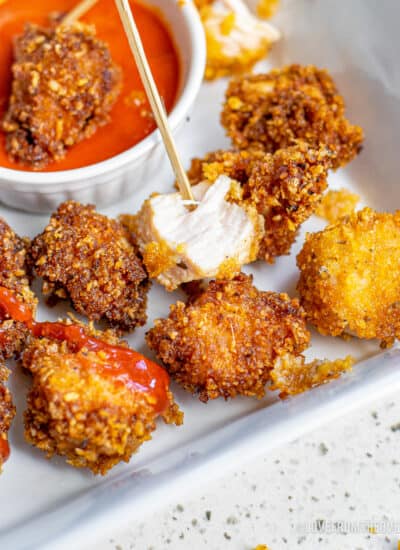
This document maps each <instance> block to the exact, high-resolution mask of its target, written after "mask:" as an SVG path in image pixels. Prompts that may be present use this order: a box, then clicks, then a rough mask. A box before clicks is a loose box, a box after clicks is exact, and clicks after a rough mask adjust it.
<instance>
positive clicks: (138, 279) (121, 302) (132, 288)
mask: <svg viewBox="0 0 400 550" xmlns="http://www.w3.org/2000/svg"><path fill="white" fill-rule="evenodd" d="M30 256H31V258H32V263H33V267H34V269H35V271H36V273H37V275H38V276H40V277H43V279H44V282H43V293H44V294H45V295H51V296H53V297H55V298H61V299H63V298H69V299H70V300H71V302H72V304H73V306H74V308H75V309H76V311H78V312H79V313H81V314H83V315H86V316H87V317H88V318H89V319H91V320H100V319H104V320H106V321H108V322H109V323H110V324H111V325H112V326H114V327H117V328H119V329H121V330H133V329H134V328H135V327H136V326H138V325H143V324H144V323H145V322H146V303H147V291H148V289H149V284H150V283H149V280H148V278H147V274H146V271H145V269H144V267H143V265H142V262H141V260H140V259H139V257H138V256H137V255H136V253H135V248H134V246H133V244H132V242H130V240H129V237H128V234H127V232H126V231H125V229H124V228H123V227H122V225H121V224H120V223H119V222H117V221H115V220H111V219H109V218H107V217H106V216H103V215H102V214H99V213H98V212H96V210H95V207H94V206H91V205H87V206H84V205H82V204H79V203H77V202H74V201H67V202H64V203H63V204H61V205H60V206H59V207H58V210H57V211H56V212H55V213H54V214H53V215H52V216H51V218H50V222H49V224H48V226H47V227H46V228H45V230H44V231H43V233H41V234H40V235H38V236H37V237H36V238H35V239H34V240H33V242H32V245H31V248H30Z"/></svg>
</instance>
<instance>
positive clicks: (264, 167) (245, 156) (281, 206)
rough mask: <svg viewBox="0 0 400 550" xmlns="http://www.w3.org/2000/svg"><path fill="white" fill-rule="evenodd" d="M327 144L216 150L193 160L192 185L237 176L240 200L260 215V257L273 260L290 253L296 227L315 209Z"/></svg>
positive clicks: (323, 176)
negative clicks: (271, 149)
mask: <svg viewBox="0 0 400 550" xmlns="http://www.w3.org/2000/svg"><path fill="white" fill-rule="evenodd" d="M330 161H331V154H330V151H329V149H327V148H326V147H321V148H319V149H313V148H311V147H310V146H309V145H308V144H307V143H306V142H300V141H299V142H298V143H296V145H294V146H292V147H288V148H287V149H280V150H278V151H276V152H275V153H274V154H270V153H263V152H262V151H215V152H213V153H209V154H208V155H206V156H205V157H204V158H203V159H193V161H192V165H191V168H190V170H189V172H188V176H189V179H190V182H191V183H192V184H193V185H195V184H196V183H199V182H200V181H203V180H208V181H215V180H216V178H218V176H220V175H221V174H226V175H227V176H229V177H230V178H233V179H235V180H237V181H238V182H239V183H240V184H241V185H242V188H243V201H244V202H249V203H251V204H253V205H254V206H255V207H256V208H257V211H258V213H259V214H261V215H262V216H263V218H264V228H265V235H264V237H263V239H262V241H261V244H260V248H259V253H258V257H259V259H263V260H266V261H267V262H270V263H273V261H274V258H275V256H280V255H282V254H288V253H289V250H290V247H291V245H292V243H293V241H294V240H295V237H296V233H297V231H298V228H299V226H300V225H301V224H302V223H303V222H304V221H305V220H306V219H307V218H309V216H310V215H311V214H312V213H313V211H314V210H315V209H316V207H317V206H318V204H319V201H320V199H321V196H322V193H323V192H324V190H325V189H326V187H327V180H326V178H327V169H328V166H329V163H330Z"/></svg>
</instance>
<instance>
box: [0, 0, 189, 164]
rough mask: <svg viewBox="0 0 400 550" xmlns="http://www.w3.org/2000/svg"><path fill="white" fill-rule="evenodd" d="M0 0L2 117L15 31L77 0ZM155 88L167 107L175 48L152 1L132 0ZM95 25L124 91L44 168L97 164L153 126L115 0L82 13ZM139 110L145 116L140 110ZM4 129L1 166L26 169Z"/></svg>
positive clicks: (175, 79) (173, 88)
mask: <svg viewBox="0 0 400 550" xmlns="http://www.w3.org/2000/svg"><path fill="white" fill-rule="evenodd" d="M3 2H4V3H2V2H0V44H1V46H0V118H2V117H3V115H4V113H5V111H6V109H7V105H8V100H9V96H10V90H11V80H12V75H11V65H12V60H13V55H12V45H13V37H14V36H16V35H18V34H21V33H22V32H23V29H24V24H25V23H27V22H31V23H38V24H40V25H43V26H46V25H47V24H48V15H49V14H50V13H51V12H68V11H70V10H71V8H72V7H73V6H74V5H76V3H77V0H3ZM130 4H131V7H132V11H133V14H134V16H135V19H136V22H137V25H138V28H139V31H140V34H141V37H142V40H143V43H144V48H145V50H146V53H147V56H148V59H149V63H150V66H151V68H152V71H153V75H154V78H155V81H156V83H157V86H158V90H159V92H160V94H161V96H162V97H163V99H164V103H165V106H166V108H167V110H168V111H170V110H171V109H172V107H173V106H174V102H175V100H176V97H177V93H178V87H179V80H180V64H179V56H178V52H177V50H176V48H175V45H174V42H173V40H172V37H171V35H170V32H169V30H168V27H167V25H166V23H164V22H163V20H162V17H161V15H160V14H159V13H158V12H157V11H156V10H154V9H152V8H151V7H146V6H145V5H143V4H142V3H140V2H136V1H133V0H130ZM82 21H83V22H88V23H91V24H94V25H95V26H96V31H97V36H98V38H100V39H101V40H103V41H104V42H105V43H106V44H107V45H108V47H109V49H110V51H111V56H112V58H113V60H114V62H115V63H116V64H117V65H119V67H121V69H122V71H123V87H122V91H121V93H120V95H119V97H118V99H117V101H116V103H115V105H114V107H113V108H112V111H111V121H110V123H109V124H107V125H105V126H102V127H101V128H98V129H97V131H96V133H95V134H94V135H93V136H92V137H90V138H89V139H85V140H83V141H81V142H80V143H78V144H77V145H74V146H73V147H71V148H70V149H68V151H67V154H66V156H65V158H64V159H62V160H61V161H59V162H53V163H50V164H49V165H48V166H47V167H46V168H45V169H44V170H43V171H46V172H54V171H57V170H70V169H72V168H80V167H82V166H88V165H90V164H95V163H96V162H99V161H102V160H105V159H108V158H110V157H113V156H115V155H117V154H119V153H122V152H123V151H126V149H129V148H130V147H132V146H133V145H135V144H136V143H138V142H139V141H141V140H142V139H144V138H145V137H146V136H147V135H149V134H150V133H151V132H152V131H153V130H154V129H155V127H156V124H155V122H154V120H153V118H152V117H151V116H148V114H147V113H149V111H150V107H149V106H148V103H147V101H146V102H145V104H144V105H143V104H141V103H140V102H139V105H137V103H138V101H137V98H138V96H139V98H142V97H145V96H144V89H143V86H142V83H141V80H140V76H139V73H138V71H137V68H136V65H135V61H134V59H133V56H132V53H131V50H130V48H129V44H128V41H127V39H126V36H125V33H124V30H123V27H122V23H121V22H120V19H119V15H118V11H117V8H116V7H115V4H114V0H99V1H98V2H97V4H96V5H95V6H94V7H93V8H92V9H91V10H90V11H89V12H88V13H87V15H85V17H83V18H82ZM143 111H144V112H145V116H143ZM5 141H6V140H5V135H4V133H3V132H1V131H0V167H3V168H13V169H14V170H15V169H16V170H29V167H27V166H23V165H21V164H18V163H16V162H13V161H12V160H10V159H9V157H8V154H7V152H6V148H5Z"/></svg>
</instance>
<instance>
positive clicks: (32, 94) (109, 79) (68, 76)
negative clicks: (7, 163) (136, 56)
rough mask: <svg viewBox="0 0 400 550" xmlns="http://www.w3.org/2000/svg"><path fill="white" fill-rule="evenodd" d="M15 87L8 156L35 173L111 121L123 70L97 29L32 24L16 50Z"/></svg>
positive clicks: (8, 127)
mask: <svg viewBox="0 0 400 550" xmlns="http://www.w3.org/2000/svg"><path fill="white" fill-rule="evenodd" d="M14 58H15V60H14V64H13V67H12V71H13V77H14V80H13V84H12V92H11V98H10V102H9V107H8V111H7V113H6V115H5V117H4V120H3V124H2V127H3V130H4V131H5V132H7V151H8V153H9V154H10V156H11V157H12V158H13V159H14V160H16V161H18V162H20V163H22V164H25V165H28V166H31V167H33V168H35V169H40V168H43V167H44V166H46V165H47V164H48V163H49V162H52V161H54V160H59V159H61V158H63V157H64V156H65V154H66V151H67V149H68V147H70V146H71V145H74V144H75V143H77V142H79V141H81V140H82V139H84V138H87V137H90V136H91V135H92V134H93V133H94V132H95V131H96V129H97V128H98V127H99V126H102V125H104V124H106V123H107V122H108V121H109V113H110V110H111V107H112V105H113V104H114V102H115V100H116V98H117V96H118V94H119V91H120V83H121V71H120V69H119V68H118V67H116V65H115V64H114V63H113V61H112V59H111V56H110V52H109V50H108V48H107V46H106V45H105V44H104V43H103V42H102V41H100V40H98V39H97V38H96V35H95V30H94V27H91V26H88V25H84V24H82V23H75V24H74V25H72V26H69V27H64V26H62V25H61V26H60V25H57V26H56V27H55V28H54V27H53V28H42V27H38V26H37V25H32V24H28V25H26V27H25V31H24V34H23V35H21V36H20V37H18V38H17V40H16V42H15V49H14Z"/></svg>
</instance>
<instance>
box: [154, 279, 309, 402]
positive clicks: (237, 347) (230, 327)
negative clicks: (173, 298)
mask: <svg viewBox="0 0 400 550" xmlns="http://www.w3.org/2000/svg"><path fill="white" fill-rule="evenodd" d="M146 341H147V344H148V345H149V347H150V348H151V349H152V350H154V351H155V353H156V355H157V357H158V358H159V359H160V360H162V361H163V363H164V364H165V365H166V368H167V370H168V372H169V373H170V374H171V376H172V377H173V378H174V379H175V380H176V381H177V382H178V383H179V384H180V385H182V386H183V387H184V388H185V389H186V390H188V391H190V392H192V393H196V394H198V395H199V398H200V400H201V401H204V402H206V401H207V400H208V399H215V398H217V397H224V398H225V399H227V398H229V397H235V396H237V395H248V396H256V397H262V396H263V395H264V393H265V385H266V384H267V382H270V371H271V369H272V368H273V366H274V363H275V361H276V359H277V358H278V357H279V356H281V355H285V356H289V357H291V358H293V360H294V359H295V358H296V357H297V356H298V355H300V354H301V352H302V351H303V350H304V349H305V348H307V347H308V345H309V341H310V334H309V332H308V330H307V328H306V324H305V314H304V312H303V310H302V309H301V307H300V306H299V303H298V301H297V300H292V299H290V298H289V296H287V294H278V293H275V292H264V291H260V290H258V289H257V288H255V287H254V286H253V284H252V277H251V276H247V275H245V274H243V273H241V274H240V275H238V276H237V277H236V278H235V279H233V280H232V281H226V280H220V281H211V282H210V283H209V285H208V287H207V289H206V290H205V291H204V292H202V293H200V294H196V295H195V296H194V297H193V298H192V299H190V298H189V300H188V302H187V303H186V304H184V303H182V302H178V303H177V304H176V305H172V306H171V310H170V314H169V317H168V318H167V319H159V320H157V321H156V322H155V326H154V328H152V329H151V330H150V331H149V332H148V333H147V335H146Z"/></svg>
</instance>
